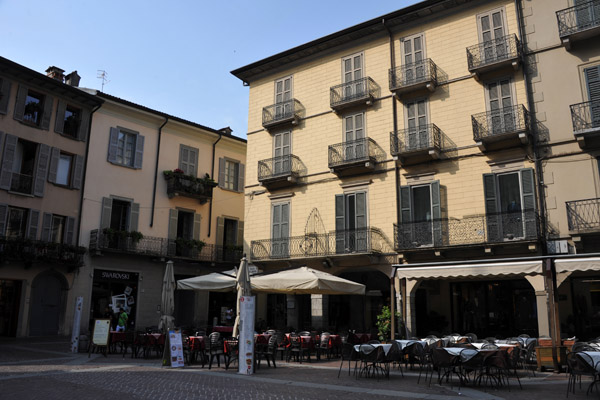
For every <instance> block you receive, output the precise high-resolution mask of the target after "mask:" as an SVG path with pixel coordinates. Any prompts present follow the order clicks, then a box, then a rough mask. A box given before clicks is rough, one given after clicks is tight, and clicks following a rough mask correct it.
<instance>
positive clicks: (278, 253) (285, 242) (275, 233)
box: [271, 203, 290, 258]
mask: <svg viewBox="0 0 600 400" xmlns="http://www.w3.org/2000/svg"><path fill="white" fill-rule="evenodd" d="M289 236H290V203H279V204H273V205H272V207H271V257H273V258H287V257H288V256H289Z"/></svg>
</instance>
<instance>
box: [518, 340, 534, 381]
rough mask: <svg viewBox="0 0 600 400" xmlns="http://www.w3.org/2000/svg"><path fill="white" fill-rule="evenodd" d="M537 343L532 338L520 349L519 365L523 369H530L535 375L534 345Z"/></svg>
mask: <svg viewBox="0 0 600 400" xmlns="http://www.w3.org/2000/svg"><path fill="white" fill-rule="evenodd" d="M536 345H537V341H536V340H532V341H531V342H529V343H528V344H527V345H526V346H524V347H523V348H522V349H521V360H520V361H521V366H522V367H523V369H526V370H529V371H531V373H532V374H533V376H534V377H535V370H536V368H537V357H536V354H535V347H536Z"/></svg>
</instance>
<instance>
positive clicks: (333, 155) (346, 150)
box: [329, 138, 384, 168]
mask: <svg viewBox="0 0 600 400" xmlns="http://www.w3.org/2000/svg"><path fill="white" fill-rule="evenodd" d="M383 158H384V157H383V155H382V154H381V152H380V151H379V146H377V143H376V142H375V141H374V140H373V139H371V138H363V139H358V140H350V141H347V142H343V143H337V144H332V145H330V146H329V168H336V167H340V166H345V165H349V164H356V163H361V162H380V161H383Z"/></svg>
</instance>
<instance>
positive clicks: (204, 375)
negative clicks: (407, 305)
mask: <svg viewBox="0 0 600 400" xmlns="http://www.w3.org/2000/svg"><path fill="white" fill-rule="evenodd" d="M68 350H69V342H68V339H65V338H53V339H46V340H44V339H37V340H36V339H0V399H2V400H4V399H18V400H26V399H44V400H46V399H48V400H51V399H60V400H64V399H65V398H74V399H102V400H106V399H109V398H110V399H114V398H128V399H315V400H316V399H319V400H322V399H333V400H337V399H340V400H352V399H365V400H371V399H373V400H375V399H377V400H385V399H386V398H390V399H391V398H395V399H431V400H454V399H459V398H460V399H464V398H467V399H482V400H496V399H527V400H529V399H533V400H538V399H539V400H542V399H543V400H552V399H564V398H565V395H566V387H567V375H566V374H564V373H562V374H553V373H551V372H550V373H548V372H546V373H543V374H542V373H536V377H535V378H534V377H532V376H526V375H527V374H526V373H525V372H523V373H522V374H521V376H522V378H521V382H522V385H523V389H522V390H521V389H519V387H518V384H517V382H516V380H514V379H512V380H511V383H510V391H509V389H508V388H502V389H495V388H484V387H476V388H471V387H468V388H460V390H459V388H458V386H457V385H456V383H455V384H454V385H450V384H446V383H444V384H443V385H441V386H440V385H437V384H436V383H435V382H432V384H431V386H429V385H428V384H427V383H424V382H423V381H421V383H419V384H417V378H418V372H416V371H405V373H404V377H402V376H401V375H400V373H399V372H398V371H392V373H391V374H390V375H391V376H390V378H389V380H388V379H380V380H377V379H366V378H360V379H356V377H354V376H353V375H350V376H349V375H348V370H347V365H345V369H344V370H342V373H341V375H340V378H339V379H338V377H337V375H338V369H339V365H340V361H339V360H331V361H325V360H322V361H318V362H317V361H314V360H313V362H312V363H302V364H298V363H285V362H281V361H279V360H277V361H278V363H277V368H272V367H271V368H268V367H267V366H266V365H265V364H264V363H263V365H262V368H261V369H260V370H258V371H257V373H256V374H254V375H252V376H245V375H239V374H237V369H236V368H235V367H236V366H234V368H232V369H229V370H228V371H226V370H225V369H224V368H223V367H221V368H217V367H215V366H214V365H213V368H212V369H211V370H208V368H207V367H204V368H202V367H201V366H199V365H193V366H190V367H186V368H184V369H169V368H163V367H161V366H160V360H159V359H156V358H154V359H143V358H141V359H140V358H131V357H130V355H127V357H125V358H123V357H122V355H120V354H109V355H108V357H104V356H102V355H99V354H92V355H91V357H89V358H88V355H87V354H81V353H80V354H72V353H69V351H68ZM221 365H222V366H223V363H222V364H221ZM434 381H435V379H434ZM586 387H587V385H586V383H585V382H584V386H583V389H581V390H580V389H579V388H577V391H576V394H575V395H573V394H570V395H569V398H573V399H583V398H586V396H585V388H586ZM597 395H598V393H594V394H593V396H591V397H594V396H597Z"/></svg>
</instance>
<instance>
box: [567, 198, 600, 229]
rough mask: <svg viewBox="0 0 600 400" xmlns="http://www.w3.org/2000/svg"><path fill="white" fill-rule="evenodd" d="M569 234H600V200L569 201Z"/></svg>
mask: <svg viewBox="0 0 600 400" xmlns="http://www.w3.org/2000/svg"><path fill="white" fill-rule="evenodd" d="M566 204H567V220H568V223H569V232H572V233H576V234H585V233H600V199H598V198H596V199H587V200H577V201H567V203H566Z"/></svg>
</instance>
